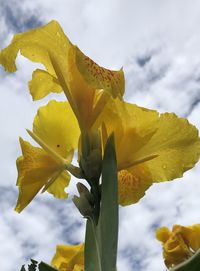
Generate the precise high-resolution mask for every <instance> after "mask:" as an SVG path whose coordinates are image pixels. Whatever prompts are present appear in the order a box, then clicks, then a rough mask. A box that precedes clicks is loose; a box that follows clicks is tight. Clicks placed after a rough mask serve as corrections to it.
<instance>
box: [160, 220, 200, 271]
mask: <svg viewBox="0 0 200 271" xmlns="http://www.w3.org/2000/svg"><path fill="white" fill-rule="evenodd" d="M156 238H157V239H158V240H159V241H161V242H162V245H163V257H164V259H165V264H166V266H167V267H168V268H171V267H173V266H176V265H177V264H179V263H181V262H184V261H185V260H187V259H188V258H190V257H191V256H192V255H193V254H194V253H195V252H196V251H197V250H198V249H199V248H200V224H195V225H192V226H188V227H184V226H180V225H174V226H173V228H172V231H170V230H169V229H168V228H166V227H162V228H159V229H157V231H156Z"/></svg>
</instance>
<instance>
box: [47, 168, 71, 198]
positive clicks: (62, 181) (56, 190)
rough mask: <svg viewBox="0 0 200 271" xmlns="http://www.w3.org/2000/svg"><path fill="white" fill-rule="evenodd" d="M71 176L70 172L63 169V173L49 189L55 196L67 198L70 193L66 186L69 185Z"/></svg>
mask: <svg viewBox="0 0 200 271" xmlns="http://www.w3.org/2000/svg"><path fill="white" fill-rule="evenodd" d="M70 179H71V176H70V174H69V173H68V172H66V171H63V172H62V174H60V175H59V177H58V178H57V179H56V180H55V181H54V182H53V183H52V184H51V185H50V186H49V188H48V189H47V191H48V192H49V193H51V194H52V195H54V197H55V198H59V199H66V198H67V197H68V194H67V193H66V192H65V188H66V187H67V186H68V185H69V182H70Z"/></svg>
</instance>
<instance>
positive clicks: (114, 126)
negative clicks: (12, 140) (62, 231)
mask: <svg viewBox="0 0 200 271" xmlns="http://www.w3.org/2000/svg"><path fill="white" fill-rule="evenodd" d="M18 51H20V53H21V54H22V55H23V56H24V57H26V58H28V59H30V60H31V61H34V62H39V63H41V64H43V65H44V67H45V69H44V70H42V69H37V70H35V71H34V72H33V76H32V80H31V81H30V82H29V89H30V93H31V95H32V97H33V100H38V99H41V98H43V97H45V96H46V95H47V94H49V93H50V92H55V93H60V92H62V91H63V92H64V94H65V95H66V97H67V100H68V102H57V101H50V102H49V103H48V104H47V105H46V106H43V107H41V108H40V109H39V110H38V113H37V115H36V117H35V119H34V122H33V131H32V132H31V131H29V134H30V135H31V136H32V137H33V139H35V141H36V142H37V143H38V144H39V145H40V148H38V147H34V146H32V145H31V144H29V143H28V142H26V141H24V140H23V139H20V144H21V148H22V156H21V157H19V158H18V159H17V168H18V181H17V185H18V187H19V198H18V202H17V206H16V210H17V211H18V212H20V211H22V210H23V209H24V208H25V207H26V206H27V205H28V204H29V203H30V202H31V200H32V199H33V198H34V197H35V195H36V194H37V193H38V192H39V191H40V190H41V189H43V191H46V190H47V191H48V192H50V193H52V194H53V195H54V196H55V197H58V198H64V197H66V196H67V194H66V193H65V191H64V189H65V188H66V186H68V184H69V180H70V175H69V173H68V172H67V171H66V170H67V169H69V167H70V163H71V161H72V158H73V154H74V151H75V150H76V149H78V147H79V146H80V144H79V141H80V140H79V136H80V134H82V133H83V132H87V133H92V132H93V131H97V130H99V131H100V134H101V140H102V145H103V146H104V144H105V143H106V141H107V139H108V137H109V136H110V134H111V133H113V132H114V135H115V147H116V153H117V164H118V179H119V203H120V204H121V205H129V204H132V203H135V202H137V201H138V200H139V199H141V198H142V197H143V196H144V195H145V191H146V190H147V189H148V188H149V187H150V186H151V185H152V184H153V183H156V182H163V181H169V180H173V179H175V178H179V177H181V176H182V175H183V173H184V172H185V171H186V170H188V169H190V168H192V167H193V166H194V165H195V163H196V162H197V161H198V159H199V155H200V139H199V136H198V131H197V129H196V128H195V127H194V126H193V125H191V124H190V123H189V122H188V121H187V120H186V119H182V118H179V117H177V116H176V115H175V114H173V113H164V114H159V113H158V112H157V111H153V110H149V109H145V108H142V107H139V106H137V105H134V104H130V103H127V102H125V101H124V100H123V94H124V73H123V70H122V69H121V70H119V71H112V70H108V69H105V68H103V67H100V66H99V65H97V64H96V63H95V62H93V61H92V60H91V59H90V58H89V57H87V56H86V55H84V54H83V53H82V52H81V51H80V50H79V49H78V48H77V46H75V45H73V44H72V43H71V42H70V41H69V39H68V38H67V37H66V35H65V34H64V32H63V30H62V28H61V27H60V25H59V24H58V23H57V22H56V21H51V22H50V23H48V24H47V25H44V26H42V27H39V28H37V29H33V30H30V31H28V32H25V33H20V34H17V35H15V36H14V38H13V40H12V42H11V44H10V45H9V46H8V47H7V48H5V49H3V50H2V51H1V52H0V64H2V65H3V66H4V67H5V70H6V71H8V72H14V71H16V65H15V59H16V56H17V53H18ZM79 153H80V150H79Z"/></svg>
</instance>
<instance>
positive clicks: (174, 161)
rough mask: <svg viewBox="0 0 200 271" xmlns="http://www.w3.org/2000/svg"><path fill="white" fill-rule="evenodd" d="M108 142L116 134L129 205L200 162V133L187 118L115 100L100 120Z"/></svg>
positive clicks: (124, 201)
mask: <svg viewBox="0 0 200 271" xmlns="http://www.w3.org/2000/svg"><path fill="white" fill-rule="evenodd" d="M102 122H103V125H102V137H103V142H104V143H105V142H106V140H107V138H108V136H109V135H110V134H111V133H112V132H113V131H114V134H115V145H116V154H117V163H118V172H119V173H118V179H119V203H120V204H121V205H129V204H132V203H135V202H137V201H138V200H139V199H140V198H142V197H143V196H144V195H145V191H146V190H147V189H148V188H149V187H150V186H151V185H152V184H153V183H155V182H163V181H168V180H173V179H175V178H179V177H181V176H182V175H183V173H184V172H185V171H186V170H188V169H190V168H192V167H193V166H194V165H195V163H196V162H197V161H198V160H199V155H200V138H199V136H198V130H197V129H196V128H195V127H194V126H193V125H191V124H190V123H189V122H188V121H187V120H186V119H182V118H178V117H177V116H176V115H175V114H173V113H164V114H159V113H158V112H157V111H153V110H148V109H145V108H142V107H138V106H136V105H134V104H129V103H125V102H123V101H121V100H119V99H115V100H111V99H110V101H109V103H108V104H107V105H106V107H105V108H104V110H103V112H102V114H101V115H100V116H99V118H98V119H97V121H96V123H95V125H94V128H95V127H96V128H97V127H99V126H100V125H101V123H102Z"/></svg>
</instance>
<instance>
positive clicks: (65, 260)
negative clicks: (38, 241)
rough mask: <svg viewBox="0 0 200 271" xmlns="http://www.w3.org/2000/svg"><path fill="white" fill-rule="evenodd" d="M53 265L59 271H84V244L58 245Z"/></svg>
mask: <svg viewBox="0 0 200 271" xmlns="http://www.w3.org/2000/svg"><path fill="white" fill-rule="evenodd" d="M51 265H52V266H53V267H55V268H57V269H58V270H59V271H83V270H84V244H79V245H74V246H70V245H58V246H57V247H56V254H55V255H54V257H53V259H52V261H51Z"/></svg>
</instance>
